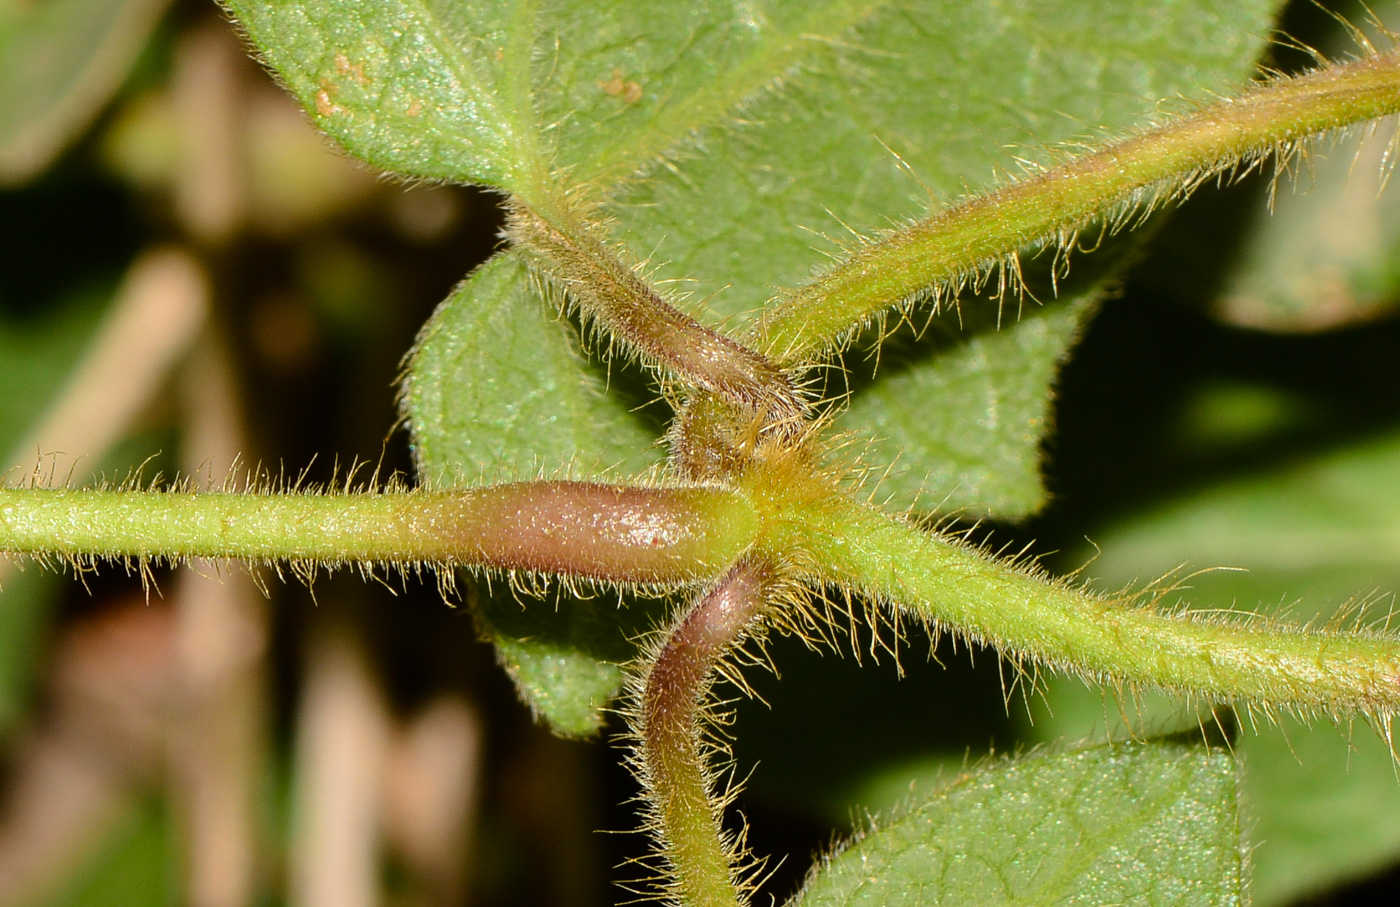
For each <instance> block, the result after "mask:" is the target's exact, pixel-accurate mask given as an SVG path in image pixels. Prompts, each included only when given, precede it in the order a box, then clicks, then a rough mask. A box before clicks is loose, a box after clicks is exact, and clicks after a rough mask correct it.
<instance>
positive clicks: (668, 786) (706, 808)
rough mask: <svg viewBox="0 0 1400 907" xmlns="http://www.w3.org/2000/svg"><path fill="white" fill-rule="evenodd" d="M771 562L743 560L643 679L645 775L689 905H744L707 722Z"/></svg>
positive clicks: (681, 895) (678, 889) (685, 620)
mask: <svg viewBox="0 0 1400 907" xmlns="http://www.w3.org/2000/svg"><path fill="white" fill-rule="evenodd" d="M773 582H774V577H773V573H772V571H771V570H770V569H769V568H768V567H767V566H766V565H764V564H760V563H755V562H752V561H747V560H746V561H742V562H740V563H739V564H736V565H735V566H734V568H733V569H732V570H730V571H729V573H728V574H726V575H725V577H724V578H723V579H721V580H720V581H719V582H718V583H717V584H716V585H715V586H714V587H713V588H712V589H710V590H709V591H707V592H705V593H704V594H703V595H701V596H700V597H699V599H698V600H696V602H695V603H694V605H692V606H691V608H690V609H689V610H688V611H687V612H686V613H685V614H684V615H683V616H682V617H681V619H680V622H679V623H677V624H676V626H675V628H674V629H673V630H672V631H671V632H670V634H669V635H668V636H667V637H666V639H665V642H664V643H663V644H662V647H661V650H660V651H659V652H658V653H657V654H656V657H655V659H654V660H653V661H652V664H651V669H650V670H649V671H648V672H647V674H646V676H645V678H644V679H643V681H642V684H641V687H642V693H641V707H640V714H639V716H638V717H639V719H640V727H639V728H638V736H639V737H640V738H641V748H640V756H639V758H640V764H639V775H640V776H641V779H642V782H643V784H644V785H645V787H646V789H647V791H648V794H649V800H650V806H651V813H652V819H653V821H654V822H655V823H656V825H657V828H656V831H657V835H658V837H659V839H660V841H661V846H662V854H663V856H664V858H665V859H666V861H667V862H668V863H669V864H670V865H669V870H670V871H669V872H668V873H667V876H668V878H670V879H671V880H672V882H671V894H673V895H674V896H675V899H676V901H677V902H678V903H681V904H685V905H686V907H734V905H736V904H743V903H746V898H745V897H744V896H743V895H742V893H741V886H740V883H739V879H738V878H737V876H738V872H737V868H738V867H737V863H738V854H737V853H736V851H737V850H738V847H737V844H736V842H735V841H734V839H733V836H731V835H728V834H726V833H725V831H724V827H723V822H724V807H725V804H726V802H727V799H726V798H725V797H723V796H720V795H718V794H717V792H716V790H715V788H716V785H717V783H718V782H717V779H716V778H715V777H714V775H713V773H712V771H711V769H710V767H709V765H708V762H709V760H708V758H707V757H708V756H709V755H710V754H711V752H712V751H713V749H714V748H715V747H714V745H713V744H711V743H709V742H708V741H707V740H706V739H705V733H706V730H705V728H704V727H703V726H702V723H701V715H702V713H703V710H704V701H705V696H706V694H707V693H708V691H709V687H710V684H711V682H712V676H713V671H714V667H715V665H716V663H717V662H718V661H719V659H720V658H721V657H722V656H723V655H724V654H725V652H727V651H728V650H729V649H730V648H731V647H732V646H733V645H734V644H735V642H736V641H737V640H738V639H739V637H740V635H741V634H742V633H743V631H744V629H745V627H747V626H749V624H750V623H751V622H752V620H753V619H754V617H755V616H757V614H758V613H759V611H760V610H761V608H762V607H763V604H764V602H765V601H766V600H767V598H768V593H769V591H770V589H771V587H772V585H773Z"/></svg>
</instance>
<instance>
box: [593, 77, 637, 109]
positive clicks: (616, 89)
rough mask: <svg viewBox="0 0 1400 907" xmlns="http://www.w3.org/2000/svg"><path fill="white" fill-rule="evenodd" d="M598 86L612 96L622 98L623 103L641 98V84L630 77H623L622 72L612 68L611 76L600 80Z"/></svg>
mask: <svg viewBox="0 0 1400 907" xmlns="http://www.w3.org/2000/svg"><path fill="white" fill-rule="evenodd" d="M598 87H599V88H601V89H603V92H604V93H605V94H607V95H610V96H612V97H614V98H622V100H623V103H625V104H629V105H631V104H635V103H637V102H638V101H640V100H641V99H642V86H641V85H640V84H638V83H637V82H634V81H632V80H631V79H625V80H624V79H623V78H622V72H621V71H619V70H616V69H614V70H613V71H612V78H611V79H608V80H607V81H600V82H599V83H598Z"/></svg>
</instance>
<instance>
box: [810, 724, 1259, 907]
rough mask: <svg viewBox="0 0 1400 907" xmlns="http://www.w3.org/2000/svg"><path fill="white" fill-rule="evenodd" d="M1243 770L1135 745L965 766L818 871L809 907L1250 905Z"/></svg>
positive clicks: (1218, 757) (1214, 756) (1177, 749)
mask: <svg viewBox="0 0 1400 907" xmlns="http://www.w3.org/2000/svg"><path fill="white" fill-rule="evenodd" d="M1236 813H1237V800H1236V768H1235V762H1234V759H1233V758H1232V757H1231V756H1230V755H1229V754H1228V753H1223V752H1213V751H1207V750H1205V749H1203V748H1201V747H1199V746H1197V747H1189V746H1187V747H1182V746H1174V745H1167V744H1147V745H1143V744H1133V745H1125V746H1103V747H1096V748H1091V749H1083V750H1078V751H1075V752H1069V753H1064V754H1057V755H1045V754H1041V755H1035V756H1030V757H1026V758H1023V759H1019V760H1015V761H1009V762H1000V763H994V764H992V765H990V766H988V767H985V768H981V769H978V770H975V771H971V772H967V773H965V774H963V775H962V776H961V777H958V778H957V779H956V780H955V781H953V782H952V783H951V784H949V785H948V786H947V787H945V788H944V789H942V790H940V791H938V792H937V793H936V794H934V795H933V796H932V797H930V798H929V799H927V800H924V801H922V802H919V803H916V804H913V805H911V806H909V807H907V808H906V809H905V810H903V811H902V812H900V813H897V814H896V815H894V816H893V817H891V818H889V819H878V818H877V819H876V820H874V822H873V827H872V829H871V830H870V831H868V832H866V833H865V834H864V835H863V836H862V837H861V838H860V839H859V840H857V841H856V842H855V843H854V844H852V845H851V846H849V847H848V848H846V849H845V850H844V851H842V852H841V853H839V854H837V855H836V856H835V857H833V858H832V859H830V860H829V861H828V862H827V863H826V865H824V866H822V867H821V868H820V869H819V870H818V871H817V872H815V873H814V875H813V876H812V878H811V879H810V880H809V883H808V885H807V888H806V890H805V891H804V892H803V894H802V896H801V897H800V898H799V899H798V900H797V902H796V903H798V904H800V905H801V907H836V905H841V907H855V905H861V904H871V905H875V904H880V905H915V904H918V905H923V907H929V905H935V904H984V905H995V904H1143V905H1153V907H1158V905H1161V907H1165V905H1180V904H1193V905H1206V904H1218V905H1233V904H1239V903H1241V901H1242V899H1243V897H1244V895H1243V886H1244V878H1243V877H1244V868H1243V858H1242V851H1241V848H1240V842H1239V840H1240V839H1239V824H1238V819H1237V815H1236Z"/></svg>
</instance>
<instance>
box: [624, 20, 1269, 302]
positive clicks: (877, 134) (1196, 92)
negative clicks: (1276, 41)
mask: <svg viewBox="0 0 1400 907" xmlns="http://www.w3.org/2000/svg"><path fill="white" fill-rule="evenodd" d="M778 6H780V4H762V5H760V4H749V3H745V4H736V6H735V9H734V11H735V13H736V15H735V20H736V21H734V22H733V23H732V24H731V26H730V30H731V32H733V33H736V34H746V33H750V32H752V33H756V34H758V35H760V36H766V37H768V38H769V39H771V40H773V41H781V40H783V39H784V38H785V36H786V35H787V33H788V32H787V30H786V29H785V28H783V27H782V25H781V23H783V22H784V20H785V19H786V18H787V17H784V16H782V15H781V14H779V13H778V12H776V7H778ZM1278 6H1279V4H1278V3H1277V2H1276V0H1249V2H1242V3H1232V4H1229V5H1228V7H1225V6H1222V5H1221V4H1219V3H1211V2H1209V0H1179V2H1176V3H1173V4H1172V7H1171V9H1170V11H1169V12H1168V11H1166V10H1164V9H1163V8H1162V7H1161V6H1160V5H1153V4H1124V3H1114V2H1110V0H1093V2H1083V0H1075V2H1065V3H1057V4H1051V5H1047V4H1045V3H1033V2H1027V0H1021V2H1012V3H979V4H971V5H969V4H967V3H961V2H957V0H920V2H915V3H906V4H898V5H894V4H888V5H886V4H881V3H874V2H869V3H866V4H864V5H863V6H860V7H849V11H848V12H846V13H844V14H843V15H842V16H840V17H838V16H836V15H834V14H833V15H831V16H830V17H829V18H830V20H831V21H832V22H833V23H835V22H837V21H838V20H839V21H840V22H849V23H850V24H851V25H852V26H853V27H852V28H849V29H841V30H833V31H830V32H825V33H820V32H819V33H812V34H810V35H807V36H805V37H804V40H803V41H802V43H801V58H800V60H799V61H798V62H797V64H795V65H793V66H792V67H790V68H789V69H787V70H782V71H778V72H774V73H773V79H772V81H771V83H770V85H769V87H770V90H768V91H764V92H762V93H759V94H757V95H755V96H754V97H752V98H750V99H749V100H748V101H747V103H745V105H744V106H743V108H742V117H741V118H736V119H731V120H730V121H729V122H727V123H724V124H721V126H720V127H717V128H711V129H706V128H705V127H706V126H708V125H709V124H708V123H707V122H705V121H704V120H703V119H701V118H699V117H697V119H696V121H695V123H694V125H693V128H694V129H696V130H701V132H700V133H699V135H698V137H697V138H696V139H695V140H694V142H693V144H688V145H686V146H684V147H682V148H677V149H674V151H673V153H674V154H676V155H677V160H676V163H675V166H674V167H673V168H665V169H657V170H655V171H654V172H651V173H649V174H648V178H647V179H646V180H642V181H637V182H635V183H629V184H627V186H626V187H625V188H626V191H624V192H623V193H621V194H619V195H618V196H617V200H616V201H617V203H616V206H615V207H616V213H617V215H618V218H619V231H620V232H621V233H622V234H623V235H624V236H625V237H626V238H627V239H628V240H629V241H630V242H632V243H633V244H634V246H635V247H636V248H637V249H639V250H643V251H645V252H646V253H648V255H649V256H650V259H651V260H652V261H655V262H662V263H665V264H664V265H663V266H662V269H661V274H662V275H663V276H667V277H676V278H682V279H686V280H690V281H693V283H692V285H691V290H692V294H693V295H694V296H696V297H698V298H700V299H704V300H705V301H706V306H707V307H708V308H709V309H710V311H711V316H710V317H711V318H712V319H715V320H718V319H720V318H733V317H735V316H738V315H741V314H745V313H748V314H752V313H753V312H754V311H755V310H756V309H757V308H758V307H759V306H761V305H762V304H763V303H764V301H765V300H767V299H768V298H769V296H770V295H771V293H772V291H773V289H774V288H775V287H782V286H793V285H796V284H799V283H802V282H804V281H805V280H806V278H807V277H808V275H809V274H810V273H811V272H812V270H813V269H814V268H817V267H820V266H821V265H822V264H823V263H825V261H826V260H827V256H829V255H831V254H834V253H839V251H840V243H842V242H847V241H849V236H850V234H849V232H848V230H854V231H856V232H857V233H860V234H870V233H872V232H876V231H881V230H884V229H886V228H887V227H889V226H890V225H891V224H896V223H899V222H900V221H902V220H903V219H905V218H909V217H913V216H917V215H920V214H922V213H924V212H925V211H926V210H927V209H928V208H929V206H930V197H932V199H933V204H935V205H937V204H942V203H946V202H947V201H950V200H952V199H955V198H957V197H960V196H962V195H964V194H965V193H967V192H969V191H970V190H975V189H977V188H979V187H985V186H987V185H989V184H990V183H992V182H994V181H995V180H996V178H997V174H998V173H1005V172H1006V171H1007V170H1008V169H1011V168H1014V167H1015V157H1014V156H1013V154H1014V152H1015V149H1014V146H1021V150H1020V153H1021V154H1023V155H1029V156H1030V157H1032V158H1035V159H1038V160H1041V161H1045V160H1053V159H1054V155H1053V154H1050V153H1047V152H1046V151H1045V150H1044V149H1045V148H1046V146H1053V145H1054V144H1055V143H1059V142H1066V141H1070V140H1073V139H1081V140H1082V139H1084V138H1085V132H1086V130H1087V129H1088V128H1090V126H1089V124H1092V128H1093V129H1095V130H1098V131H1105V130H1107V131H1112V130H1125V129H1127V128H1128V127H1130V126H1135V125H1138V124H1140V123H1142V122H1143V120H1145V119H1150V118H1152V117H1153V116H1155V115H1156V114H1157V113H1158V111H1159V107H1158V103H1159V100H1160V99H1162V98H1170V97H1173V96H1175V95H1178V94H1183V93H1184V94H1188V95H1191V96H1193V97H1197V98H1202V97H1209V96H1210V94H1211V93H1212V92H1222V91H1228V90H1230V89H1234V88H1238V87H1239V86H1240V85H1241V83H1242V82H1243V81H1244V80H1245V79H1246V78H1247V77H1248V76H1249V75H1250V74H1251V72H1252V71H1253V68H1254V65H1255V61H1256V60H1257V58H1258V56H1259V54H1260V53H1261V52H1262V49H1263V47H1264V40H1263V36H1264V35H1267V34H1268V32H1269V28H1270V26H1271V25H1272V20H1273V16H1274V13H1275V11H1276V10H1277V8H1278ZM825 7H826V8H829V9H832V10H836V9H838V8H839V9H843V10H845V9H847V8H848V6H847V5H846V4H839V3H835V2H832V3H828V4H825ZM802 8H803V9H809V8H812V7H811V6H810V5H804V6H803V7H802ZM770 17H771V19H772V20H776V23H777V24H774V23H773V22H770ZM643 40H645V38H644V39H643ZM729 63H730V58H729V57H728V56H727V55H726V56H723V57H720V58H719V59H718V61H717V62H715V63H713V64H711V65H710V66H708V67H706V68H705V69H704V70H702V72H701V73H699V74H698V78H697V80H696V82H697V85H696V87H695V88H694V90H695V91H705V90H713V89H712V88H710V86H709V85H707V84H706V80H708V82H709V83H711V84H712V83H713V82H714V81H716V80H718V81H721V82H723V81H724V80H725V79H726V78H728V77H729V75H730V72H731V69H730V68H728V64H729ZM716 70H718V71H716ZM779 77H781V78H779ZM665 99H666V102H667V104H668V105H669V104H675V103H681V104H682V106H684V99H683V98H675V97H673V96H671V95H669V94H668V95H667V96H666V98H665ZM1007 146H1013V149H1012V150H1008V148H1007ZM692 149H698V150H692ZM701 152H703V153H701ZM827 236H830V237H832V238H830V239H826V238H824V237H827Z"/></svg>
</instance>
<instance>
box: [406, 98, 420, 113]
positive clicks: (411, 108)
mask: <svg viewBox="0 0 1400 907" xmlns="http://www.w3.org/2000/svg"><path fill="white" fill-rule="evenodd" d="M405 112H406V113H407V114H408V115H409V116H411V117H416V116H418V114H420V113H422V112H423V102H422V101H420V100H418V99H417V98H414V99H413V103H412V104H409V105H408V110H407V111H405Z"/></svg>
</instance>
